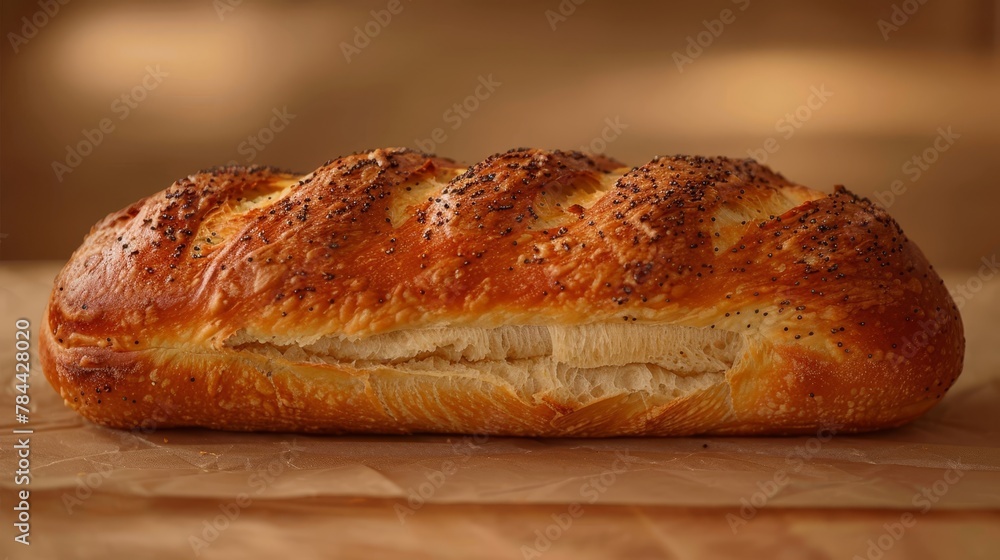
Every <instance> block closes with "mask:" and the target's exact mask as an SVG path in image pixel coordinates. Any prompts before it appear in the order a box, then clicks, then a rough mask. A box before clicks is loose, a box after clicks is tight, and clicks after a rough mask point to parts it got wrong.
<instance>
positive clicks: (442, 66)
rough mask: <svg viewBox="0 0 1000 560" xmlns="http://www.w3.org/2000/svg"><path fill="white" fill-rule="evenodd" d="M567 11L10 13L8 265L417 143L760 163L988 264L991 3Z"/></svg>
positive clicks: (109, 5) (993, 173)
mask: <svg viewBox="0 0 1000 560" xmlns="http://www.w3.org/2000/svg"><path fill="white" fill-rule="evenodd" d="M580 2H581V0H575V2H574V0H562V1H561V2H560V0H542V1H539V2H524V1H505V2H499V1H498V2H458V1H436V2H430V1H426V2H411V1H409V0H402V1H401V2H399V3H398V6H397V5H396V4H395V3H393V2H390V1H389V0H376V1H373V2H351V3H346V2H345V3H334V2H256V1H253V0H242V2H240V1H239V0H215V1H214V2H213V1H210V0H200V1H191V2H171V3H145V2H68V3H67V4H66V5H61V4H58V2H57V0H48V2H43V3H42V4H39V3H38V2H37V1H6V0H5V1H4V2H3V3H2V14H0V15H2V20H0V30H2V32H3V35H4V38H5V40H4V42H3V44H2V45H0V53H2V55H0V94H2V107H0V123H2V145H0V162H2V173H0V259H2V260H15V259H43V258H45V259H52V258H55V259H62V258H66V257H68V255H69V254H70V252H71V251H72V250H73V249H74V248H75V247H76V246H77V245H78V244H79V243H80V240H81V239H82V236H83V235H84V234H85V232H86V231H87V229H88V228H89V227H90V225H91V224H93V223H94V222H95V221H97V220H98V219H100V218H101V217H102V216H104V215H105V214H107V213H109V212H111V211H113V210H116V209H118V208H121V207H123V206H125V205H127V204H129V203H130V202H132V201H134V200H136V199H138V198H140V197H142V196H145V195H147V194H150V193H152V192H155V191H157V190H160V189H163V188H164V187H166V186H168V185H169V184H170V183H171V182H172V181H173V180H174V179H177V178H179V177H182V176H184V175H186V174H188V173H190V172H193V171H196V170H198V169H201V168H204V167H208V166H212V165H216V164H222V163H226V162H229V161H233V160H235V161H239V162H247V161H248V160H250V161H252V162H253V163H261V164H272V165H277V166H280V167H286V168H292V169H297V170H303V171H308V170H311V169H313V168H315V167H316V166H318V165H319V164H321V163H323V162H324V161H325V160H326V159H328V158H331V157H335V156H337V155H340V154H344V153H348V152H352V151H356V150H360V149H364V148H368V147H373V146H386V145H408V146H411V147H417V146H418V144H421V145H423V146H424V147H425V148H431V149H433V150H435V151H437V152H439V153H442V154H445V155H451V156H453V157H456V158H459V159H465V160H470V161H475V160H479V159H481V158H483V157H485V156H486V155H488V154H490V153H491V152H494V151H499V150H504V149H507V148H510V147H515V146H522V145H531V146H540V147H562V148H578V147H580V146H584V145H590V146H592V147H593V148H596V149H602V148H605V147H606V149H607V151H608V153H610V154H612V155H615V156H617V157H619V158H620V159H623V160H625V161H627V162H628V163H632V164H639V163H643V162H645V161H647V160H648V159H649V158H650V157H652V156H653V155H655V154H667V153H697V154H725V155H730V156H743V157H745V156H746V155H747V154H748V150H752V151H753V152H754V153H756V154H757V155H758V156H760V157H764V154H765V153H766V152H762V151H761V150H762V149H764V148H765V147H768V148H770V149H771V151H772V152H773V153H770V154H766V157H767V160H768V161H767V163H768V164H769V165H772V166H773V167H774V168H775V169H777V170H779V171H781V172H782V173H784V174H785V175H787V176H788V177H789V178H791V179H793V180H796V181H799V182H802V183H804V184H807V185H810V186H814V187H817V188H822V189H831V188H832V186H833V185H834V184H838V183H842V184H845V185H847V186H848V187H849V188H851V189H853V190H855V191H858V192H860V193H862V194H865V195H868V196H874V195H878V197H879V198H880V199H881V200H882V201H883V202H884V203H886V204H887V205H889V206H890V209H891V212H892V213H893V214H894V215H895V216H896V217H897V218H898V219H899V221H900V222H901V223H902V225H903V226H904V228H905V229H906V231H907V232H908V233H909V234H910V235H911V237H913V238H915V239H916V240H917V242H918V243H919V244H920V246H921V247H923V248H924V250H925V252H926V253H928V255H929V256H930V258H931V260H932V262H934V263H936V264H938V265H941V266H949V267H971V266H975V265H976V263H977V262H978V261H979V260H980V259H981V258H982V257H984V256H990V255H995V254H996V252H997V249H998V248H1000V228H998V227H997V226H996V225H994V224H996V222H997V212H998V210H1000V194H998V190H997V188H996V184H995V182H996V177H997V171H998V151H1000V131H998V128H1000V107H998V102H997V100H998V99H1000V57H998V46H997V44H998V36H1000V34H998V13H1000V9H998V7H997V3H996V2H992V1H987V0H950V1H948V2H943V1H935V0H930V1H928V2H925V3H924V4H922V5H921V4H920V3H919V2H918V1H917V0H906V1H902V0H883V1H864V0H851V1H844V2H825V3H822V4H820V3H812V2H810V3H802V2H793V1H779V2H764V1H762V0H713V1H710V2H688V3H678V2H653V1H648V2H640V1H619V2H601V1H599V0H587V1H585V2H582V3H580ZM50 3H51V4H52V6H55V5H58V6H59V9H58V11H57V12H55V9H54V8H53V7H52V6H50V7H49V10H50V11H53V12H55V13H54V15H48V14H46V13H45V12H44V11H43V8H44V6H48V5H49V4H50ZM577 3H579V5H577ZM894 6H895V8H894ZM400 7H401V8H400ZM388 8H393V9H395V11H397V13H396V14H394V15H393V14H390V13H389V12H388V11H387V10H388ZM744 8H745V9H744ZM372 10H374V11H375V13H374V14H373V13H372ZM724 10H729V11H728V12H724ZM907 11H909V12H913V13H912V14H908V13H906V12H907ZM387 16H391V17H387ZM23 18H27V19H26V20H25V19H23ZM880 19H881V20H884V21H885V22H886V23H884V24H882V25H881V26H880V24H879V20H880ZM379 20H381V22H382V23H380V22H379ZM553 27H554V29H553ZM356 28H357V29H356ZM366 30H367V33H366ZM716 35H717V36H716ZM886 37H887V39H886ZM699 39H700V40H701V43H702V45H707V46H697V47H694V46H691V44H692V43H697V42H698V41H699ZM348 45H350V46H349V47H348ZM699 50H700V52H699ZM675 53H676V54H675ZM683 57H688V58H686V59H685V58H683ZM348 59H350V60H348ZM477 93H478V94H479V96H480V98H482V99H476V98H474V97H473V98H469V96H475V95H476V94H477ZM123 95H125V96H126V97H125V98H123V97H122V96H123ZM463 101H465V102H466V103H467V108H463V109H461V110H460V111H456V110H451V111H449V108H451V107H452V105H453V104H455V103H456V102H458V103H461V102H463ZM810 105H811V107H810ZM796 112H797V114H796ZM786 115H791V117H790V118H789V117H786ZM609 123H611V124H609ZM102 126H103V128H104V131H101V128H102ZM435 129H441V130H440V131H439V132H438V133H437V134H435ZM939 130H941V131H943V132H944V133H945V134H944V136H942V138H941V139H938V137H939V136H940V135H941V134H940V133H939ZM949 130H950V132H948V131H949ZM85 131H86V132H85ZM602 134H603V135H604V139H601V140H598V139H600V138H601V136H602ZM956 135H957V137H956ZM250 137H254V139H253V140H250V139H249V138H250ZM769 138H772V139H773V140H771V141H770V143H768V139H769ZM605 140H607V142H605ZM935 142H937V148H936V149H935V147H934V146H935ZM255 144H256V146H255ZM605 145H606V146H605ZM68 146H71V147H73V149H74V151H76V152H77V155H79V156H80V157H79V159H77V157H76V155H72V154H68V152H67V150H68ZM914 157H918V158H926V159H925V160H923V161H921V160H920V159H918V160H917V161H915V162H914V161H913V158H914ZM54 162H55V163H56V164H57V167H59V166H65V167H59V169H58V170H57V169H54V168H53V163H54ZM907 162H909V163H907ZM894 181H898V182H896V183H895V187H896V191H897V193H898V194H895V195H892V194H891V192H892V191H891V189H892V188H893V184H894Z"/></svg>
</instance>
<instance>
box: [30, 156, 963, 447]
mask: <svg viewBox="0 0 1000 560" xmlns="http://www.w3.org/2000/svg"><path fill="white" fill-rule="evenodd" d="M42 331H43V332H42V345H41V349H42V360H43V366H44V369H45V372H46V375H47V377H48V379H49V380H50V382H51V383H52V385H53V386H54V387H55V388H56V389H57V390H58V391H59V392H60V394H61V395H62V397H63V398H64V400H65V401H66V403H67V405H69V406H70V407H72V408H74V409H76V410H77V411H79V412H80V413H81V414H83V415H84V416H85V417H87V418H89V419H91V420H93V421H95V422H98V423H100V424H104V425H108V426H112V427H117V428H133V427H137V426H144V427H177V426H201V427H208V428H217V429H227V430H266V431H296V432H325V433H346V432H374V433H413V432H450V433H487V434H501V435H529V436H616V435H689V434H701V433H706V434H795V433H814V432H816V431H817V430H819V429H821V428H834V429H836V430H838V431H842V432H850V431H866V430H874V429H879V428H886V427H891V426H898V425H901V424H904V423H906V422H909V421H911V420H913V419H914V418H916V417H917V416H919V415H920V414H922V413H923V412H925V411H926V410H928V409H929V408H930V407H932V406H933V405H934V404H935V403H936V402H938V401H939V400H940V399H941V398H942V396H943V395H944V393H945V391H946V390H947V389H948V388H949V387H950V386H951V385H952V383H954V381H955V379H956V378H957V376H958V375H959V373H960V372H961V369H962V360H963V353H964V338H963V334H962V324H961V319H960V317H959V314H958V310H957V308H956V307H955V305H954V303H953V301H952V299H951V298H950V296H949V295H948V292H947V290H946V289H945V287H944V285H943V282H942V281H941V279H940V278H939V277H938V275H937V274H936V273H935V272H934V270H933V268H932V267H931V266H930V265H929V264H928V262H927V260H926V258H925V257H924V256H923V254H922V253H921V252H920V250H919V249H918V248H917V247H916V246H915V245H914V244H913V243H912V242H910V241H909V240H908V239H907V238H906V237H905V235H904V234H903V232H902V231H901V230H900V228H899V226H898V225H897V224H896V223H895V221H893V220H892V218H891V217H890V216H889V215H888V214H886V213H885V212H884V211H883V210H882V209H881V208H878V207H876V206H874V205H873V204H871V203H870V202H869V201H867V200H866V199H862V198H859V197H857V196H855V195H853V194H851V193H849V192H847V191H846V190H844V189H843V188H840V187H838V189H837V191H836V192H835V193H834V194H824V193H822V192H818V191H814V190H811V189H808V188H806V187H803V186H800V185H796V184H793V183H791V182H789V181H787V180H786V179H784V178H783V177H782V176H780V175H778V174H776V173H773V172H772V171H770V170H769V169H768V168H766V167H764V166H761V165H759V164H757V163H756V162H754V161H752V160H742V161H739V160H730V159H725V158H703V157H689V156H674V157H660V158H656V159H654V160H653V161H651V162H649V163H648V164H646V165H643V166H641V167H637V168H633V169H628V168H626V167H625V166H623V165H622V164H621V163H619V162H617V161H614V160H612V159H609V158H606V157H601V156H592V155H585V154H581V153H575V152H572V153H567V152H559V151H545V150H536V149H516V150H511V151H509V152H506V153H503V154H498V155H494V156H491V157H490V158H488V159H486V160H485V161H483V162H481V163H478V164H476V165H474V166H472V167H469V168H467V167H465V166H462V165H459V164H457V163H455V162H453V161H451V160H448V159H443V158H438V157H434V156H428V155H425V154H421V153H418V152H414V151H410V150H406V149H376V150H373V151H370V152H364V153H358V154H354V155H351V156H347V157H343V158H340V159H337V160H334V161H331V162H328V163H327V164H325V165H324V166H322V167H320V168H319V169H317V170H316V171H314V172H312V173H309V174H307V175H304V176H301V175H296V174H290V173H285V172H281V171H277V170H274V169H270V168H261V167H254V168H233V167H229V168H217V169H214V170H209V171H204V172H201V173H198V174H195V175H191V176H189V177H187V178H185V179H182V180H180V181H177V182H175V183H174V184H173V185H172V186H170V187H169V188H167V189H166V190H164V191H162V192H159V193H157V194H155V195H153V196H150V197H148V198H146V199H144V200H141V201H139V202H137V203H135V204H133V205H132V206H130V207H128V208H126V209H124V210H122V211H120V212H116V213H114V214H111V215H109V216H108V217H107V218H105V219H104V220H102V221H101V222H100V223H98V224H97V225H95V226H94V228H93V229H92V230H91V232H90V234H89V235H88V236H87V237H86V239H85V240H84V242H83V245H82V246H81V247H80V248H79V249H78V250H77V251H76V252H75V253H74V255H73V256H72V258H71V259H70V261H69V262H68V263H67V265H66V267H65V268H64V269H63V270H62V272H61V273H60V274H59V276H58V277H57V278H56V281H55V286H54V289H53V293H52V297H51V300H50V302H49V305H48V308H47V311H46V317H45V320H44V326H43V329H42Z"/></svg>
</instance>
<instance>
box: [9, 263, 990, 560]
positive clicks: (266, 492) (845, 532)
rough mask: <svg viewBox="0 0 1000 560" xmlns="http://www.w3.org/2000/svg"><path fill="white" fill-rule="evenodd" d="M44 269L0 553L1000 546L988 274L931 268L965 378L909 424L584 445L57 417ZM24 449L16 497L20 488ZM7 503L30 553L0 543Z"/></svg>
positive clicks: (643, 552)
mask: <svg viewBox="0 0 1000 560" xmlns="http://www.w3.org/2000/svg"><path fill="white" fill-rule="evenodd" d="M58 268H59V265H58V264H57V263H43V264H9V263H5V264H3V265H0V316H2V318H3V324H2V325H0V347H4V348H5V350H4V351H3V353H2V362H0V364H2V368H3V369H2V370H0V371H2V372H3V373H2V376H3V384H2V394H3V400H2V402H3V403H4V406H3V407H0V444H2V449H3V454H2V457H3V467H2V469H3V473H2V476H0V497H2V502H0V506H2V513H0V519H2V520H4V523H2V524H0V526H2V527H3V530H2V533H3V534H2V535H0V538H2V540H0V542H2V543H3V544H2V546H0V552H2V554H3V555H4V556H8V557H11V558H72V557H81V558H185V557H199V558H222V557H240V558H245V557H256V556H260V557H268V558H271V557H275V556H278V555H283V554H288V555H296V556H303V557H306V558H309V557H327V556H330V555H347V556H357V557H378V556H381V555H387V554H393V553H396V554H400V555H405V556H407V557H416V558H421V557H427V558H471V557H490V558H589V557H595V558H600V557H609V556H615V555H622V556H629V557H637V558H642V557H686V556H689V555H696V554H703V555H708V556H710V557H716V556H720V555H727V556H728V555H742V556H747V557H768V558H855V557H861V558H871V559H876V558H886V559H889V558H918V557H925V556H926V557H934V556H942V557H948V558H994V557H996V556H995V554H997V552H996V551H997V550H1000V530H998V528H1000V275H997V276H998V277H997V278H995V279H993V278H986V277H985V276H983V275H981V274H978V271H974V270H973V271H967V272H955V273H950V274H947V275H946V282H947V284H948V285H949V286H951V287H956V288H961V289H963V290H964V293H965V297H963V298H962V302H961V304H962V305H961V311H962V314H963V318H964V321H965V326H966V336H967V339H968V342H967V343H968V346H967V354H966V367H965V371H964V373H963V374H962V376H961V377H960V379H959V380H958V382H957V383H956V385H955V386H954V387H953V388H952V390H951V391H950V392H949V393H948V395H947V396H946V397H945V399H944V400H943V402H942V403H941V404H940V405H939V406H937V407H936V408H935V409H933V410H932V411H931V412H930V413H928V414H927V415H925V416H924V417H923V418H921V419H920V420H918V421H917V422H915V423H913V424H911V425H909V426H906V427H904V428H901V429H896V430H890V431H885V432H879V433H874V434H867V435H841V434H838V433H837V431H836V426H831V427H830V428H829V429H827V430H823V431H820V432H818V433H817V434H815V435H813V436H811V437H794V438H700V437H694V438H677V439H664V438H648V439H643V438H618V439H601V440H584V439H530V438H499V437H487V436H461V435H458V436H411V437H403V436H385V437H380V436H350V437H340V436H337V437H334V436H305V435H297V434H244V433H227V432H212V431H206V430H159V429H156V427H155V422H153V423H151V424H150V426H149V427H148V429H144V430H135V431H131V432H127V431H117V430H110V429H105V428H101V427H99V426H95V425H93V424H90V423H89V422H87V421H86V420H83V419H82V418H81V417H79V416H78V415H77V414H76V413H74V412H72V411H70V410H69V409H68V408H66V407H65V406H64V405H63V404H62V402H61V400H60V399H59V397H58V396H57V395H56V393H55V392H54V391H53V389H52V388H51V387H50V386H49V385H48V382H47V381H46V379H45V378H44V374H43V373H42V371H41V369H40V366H39V363H38V361H37V350H38V349H37V331H38V329H39V328H40V327H41V325H40V321H41V314H42V307H43V305H44V304H45V301H46V300H47V298H48V294H49V290H50V289H51V280H52V278H53V277H54V275H55V273H56V272H57V270H58ZM19 318H25V319H28V320H29V321H30V322H31V330H32V348H31V353H32V374H31V378H30V393H29V394H30V398H31V403H30V409H31V412H30V415H29V422H28V423H27V424H21V423H19V422H17V420H16V417H15V409H14V405H15V395H16V394H18V393H17V391H16V390H15V387H14V371H15V368H14V361H15V360H14V353H13V351H12V350H11V349H12V348H13V346H14V331H15V321H16V320H17V319H19ZM3 409H6V410H7V411H6V412H3ZM15 429H31V430H33V433H32V434H30V435H24V434H14V433H13V430H15ZM25 437H30V445H29V447H30V456H29V460H30V465H29V467H28V468H29V470H30V484H28V485H23V484H18V482H17V477H16V471H17V470H18V468H19V463H18V461H19V460H20V458H19V457H18V451H19V448H18V447H15V446H17V445H18V442H19V440H21V439H23V438H25ZM23 447H24V446H21V448H23ZM22 466H23V465H22ZM22 482H23V480H22ZM24 489H28V490H30V499H29V500H28V502H29V505H28V507H29V509H28V512H29V514H28V516H29V524H30V536H29V540H30V542H31V544H30V545H27V546H26V545H23V544H20V543H18V542H16V541H15V540H14V538H15V537H16V536H17V535H18V534H20V533H19V531H20V529H19V528H18V527H16V526H15V525H14V523H16V522H17V520H16V519H15V516H18V515H20V516H22V517H23V513H22V512H23V504H22V509H21V510H20V511H19V510H15V509H14V508H15V507H17V506H18V504H19V503H20V502H21V500H20V496H18V492H20V491H21V490H24ZM22 528H23V527H22Z"/></svg>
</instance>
